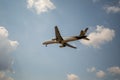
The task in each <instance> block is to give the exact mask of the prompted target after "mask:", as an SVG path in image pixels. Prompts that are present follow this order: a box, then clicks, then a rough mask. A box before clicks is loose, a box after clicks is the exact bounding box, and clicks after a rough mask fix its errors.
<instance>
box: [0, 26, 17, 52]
mask: <svg viewBox="0 0 120 80" xmlns="http://www.w3.org/2000/svg"><path fill="white" fill-rule="evenodd" d="M17 46H18V42H17V41H12V40H9V39H8V31H7V30H6V29H5V28H4V27H1V26H0V52H1V53H9V52H11V51H13V50H15V49H16V47H17ZM1 53H0V54H1Z"/></svg>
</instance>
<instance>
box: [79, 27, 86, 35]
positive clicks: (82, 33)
mask: <svg viewBox="0 0 120 80" xmlns="http://www.w3.org/2000/svg"><path fill="white" fill-rule="evenodd" d="M87 30H88V28H86V29H85V30H84V31H83V30H81V32H80V36H85V34H86V33H87Z"/></svg>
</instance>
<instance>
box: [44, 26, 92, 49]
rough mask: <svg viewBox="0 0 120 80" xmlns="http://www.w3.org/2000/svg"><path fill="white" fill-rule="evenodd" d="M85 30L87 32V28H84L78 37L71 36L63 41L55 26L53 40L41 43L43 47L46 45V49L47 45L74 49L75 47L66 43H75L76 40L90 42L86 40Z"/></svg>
mask: <svg viewBox="0 0 120 80" xmlns="http://www.w3.org/2000/svg"><path fill="white" fill-rule="evenodd" d="M87 30H88V28H86V29H85V30H81V32H80V35H78V36H71V37H69V38H67V39H63V37H62V36H61V34H60V32H59V29H58V27H57V26H55V38H54V39H52V40H50V41H45V42H43V45H46V47H47V45H48V44H61V45H60V46H59V47H60V48H62V47H66V46H68V47H71V48H74V49H76V48H77V47H75V46H72V45H70V44H68V42H71V41H76V40H80V39H85V40H90V39H88V38H87V35H86V33H87Z"/></svg>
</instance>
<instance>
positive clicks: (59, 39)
mask: <svg viewBox="0 0 120 80" xmlns="http://www.w3.org/2000/svg"><path fill="white" fill-rule="evenodd" d="M55 36H56V40H58V41H62V40H63V38H62V36H61V35H60V32H59V29H58V27H57V26H55Z"/></svg>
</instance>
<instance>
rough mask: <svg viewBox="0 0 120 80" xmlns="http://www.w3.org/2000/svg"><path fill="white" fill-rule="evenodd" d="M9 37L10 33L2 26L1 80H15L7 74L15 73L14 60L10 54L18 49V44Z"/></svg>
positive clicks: (0, 41) (0, 38)
mask: <svg viewBox="0 0 120 80" xmlns="http://www.w3.org/2000/svg"><path fill="white" fill-rule="evenodd" d="M8 36H9V34H8V31H7V30H6V29H5V28H4V27H2V26H0V80H14V79H13V78H11V77H9V76H7V74H6V72H13V71H12V68H11V67H12V65H13V62H14V60H13V58H12V55H11V54H10V53H11V52H12V51H14V50H15V49H16V48H17V46H18V42H17V41H12V40H10V39H9V38H8Z"/></svg>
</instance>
